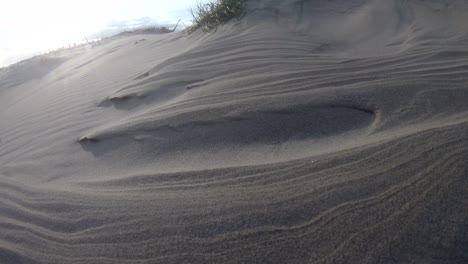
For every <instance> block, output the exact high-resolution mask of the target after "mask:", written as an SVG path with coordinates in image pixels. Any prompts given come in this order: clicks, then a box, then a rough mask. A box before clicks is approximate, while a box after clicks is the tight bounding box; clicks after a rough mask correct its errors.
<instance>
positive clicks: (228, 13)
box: [188, 0, 244, 32]
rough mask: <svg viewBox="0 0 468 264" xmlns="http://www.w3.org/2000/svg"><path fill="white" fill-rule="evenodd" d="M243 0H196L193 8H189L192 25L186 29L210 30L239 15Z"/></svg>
mask: <svg viewBox="0 0 468 264" xmlns="http://www.w3.org/2000/svg"><path fill="white" fill-rule="evenodd" d="M243 2H244V0H211V1H209V2H198V3H197V6H196V7H195V8H191V9H190V12H191V13H192V17H193V25H192V26H191V27H189V28H188V31H189V32H193V31H195V30H197V29H199V28H201V29H202V30H203V31H211V30H213V29H215V28H216V27H217V26H219V25H221V24H224V23H226V22H228V21H230V20H232V19H234V18H238V17H240V16H241V15H242V7H243Z"/></svg>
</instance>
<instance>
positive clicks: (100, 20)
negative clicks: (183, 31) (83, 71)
mask: <svg viewBox="0 0 468 264" xmlns="http://www.w3.org/2000/svg"><path fill="white" fill-rule="evenodd" d="M196 3H197V0H170V1H169V0H0V67H3V66H8V65H9V64H12V63H15V62H18V61H20V60H22V59H25V58H27V57H30V56H33V55H37V54H40V53H43V52H47V51H49V50H53V49H56V48H60V47H63V46H68V45H69V44H73V43H81V42H83V40H84V37H85V36H86V37H88V38H90V37H91V38H92V37H93V36H97V35H99V33H105V32H107V33H108V32H110V31H112V30H115V29H124V28H129V27H131V26H137V25H154V24H175V23H176V22H177V21H178V20H179V19H182V21H183V22H184V23H185V24H190V20H191V15H190V12H189V8H190V7H191V6H194V5H196Z"/></svg>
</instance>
